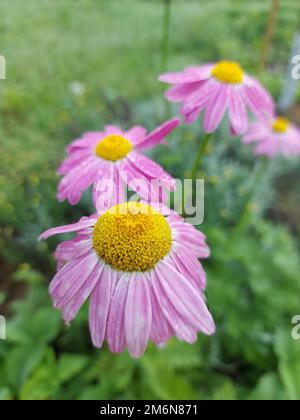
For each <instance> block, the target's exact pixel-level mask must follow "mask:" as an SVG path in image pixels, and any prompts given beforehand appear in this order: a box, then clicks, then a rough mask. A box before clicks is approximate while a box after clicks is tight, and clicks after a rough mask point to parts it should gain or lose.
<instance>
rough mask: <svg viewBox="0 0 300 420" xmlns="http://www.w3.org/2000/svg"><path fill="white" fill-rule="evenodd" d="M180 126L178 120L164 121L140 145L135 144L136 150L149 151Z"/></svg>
mask: <svg viewBox="0 0 300 420" xmlns="http://www.w3.org/2000/svg"><path fill="white" fill-rule="evenodd" d="M179 124H180V120H179V118H174V119H172V120H169V121H166V122H165V123H164V124H162V125H161V126H160V127H158V128H157V129H156V130H154V131H152V133H150V134H148V135H147V136H146V137H145V138H144V139H143V140H142V141H141V142H140V143H138V144H136V146H135V149H136V150H138V151H139V150H146V149H151V148H152V147H154V146H156V145H157V144H159V143H161V142H162V140H164V138H165V137H166V136H167V135H168V134H169V133H170V132H171V131H173V130H174V129H175V128H176V127H177V126H178V125H179Z"/></svg>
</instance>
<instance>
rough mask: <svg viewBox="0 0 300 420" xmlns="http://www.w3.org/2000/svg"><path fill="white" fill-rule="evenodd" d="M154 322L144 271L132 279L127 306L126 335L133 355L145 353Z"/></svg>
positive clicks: (137, 355)
mask: <svg viewBox="0 0 300 420" xmlns="http://www.w3.org/2000/svg"><path fill="white" fill-rule="evenodd" d="M151 324H152V308H151V299H150V293H149V288H148V284H147V281H146V279H145V277H144V276H143V274H142V273H135V274H134V275H133V277H132V278H131V279H130V283H129V287H128V293H127V299H126V306H125V336H126V342H127V347H128V351H129V353H130V354H131V356H132V357H136V358H137V357H140V356H142V355H143V354H144V352H145V350H146V348H147V344H148V341H149V337H150V331H151Z"/></svg>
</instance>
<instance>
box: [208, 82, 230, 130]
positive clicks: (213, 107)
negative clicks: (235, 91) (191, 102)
mask: <svg viewBox="0 0 300 420" xmlns="http://www.w3.org/2000/svg"><path fill="white" fill-rule="evenodd" d="M230 89H231V87H230V86H229V85H225V84H223V85H222V84H220V86H219V89H218V92H217V93H216V95H215V96H214V97H213V98H211V99H210V101H209V103H208V105H207V108H206V111H205V116H204V122H203V126H204V130H205V131H206V133H212V132H214V131H215V130H216V128H217V127H218V126H219V125H220V123H221V121H222V119H223V117H224V115H225V112H226V110H227V107H228V102H229V92H230Z"/></svg>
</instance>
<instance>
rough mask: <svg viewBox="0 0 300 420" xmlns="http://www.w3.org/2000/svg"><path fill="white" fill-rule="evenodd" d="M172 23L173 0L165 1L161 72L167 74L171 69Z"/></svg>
mask: <svg viewBox="0 0 300 420" xmlns="http://www.w3.org/2000/svg"><path fill="white" fill-rule="evenodd" d="M170 22H171V0H164V18H163V35H162V44H161V51H162V58H161V71H162V72H165V71H167V70H168V67H169V55H170Z"/></svg>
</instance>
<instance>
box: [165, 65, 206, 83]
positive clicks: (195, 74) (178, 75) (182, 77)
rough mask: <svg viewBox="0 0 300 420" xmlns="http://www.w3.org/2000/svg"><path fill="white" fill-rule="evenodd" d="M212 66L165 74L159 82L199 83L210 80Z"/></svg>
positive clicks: (195, 67)
mask: <svg viewBox="0 0 300 420" xmlns="http://www.w3.org/2000/svg"><path fill="white" fill-rule="evenodd" d="M212 68H213V65H212V64H206V65H204V66H190V67H188V68H186V69H185V70H184V71H182V72H171V73H164V74H161V75H160V76H159V79H158V80H159V81H160V82H164V83H171V84H182V83H192V82H198V81H200V80H205V79H208V78H209V77H210V75H211V69H212Z"/></svg>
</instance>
